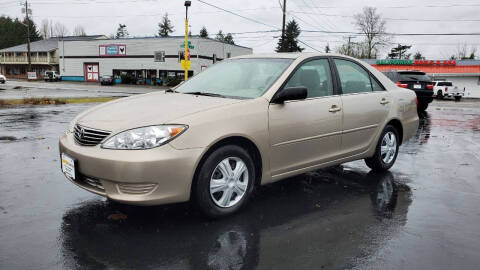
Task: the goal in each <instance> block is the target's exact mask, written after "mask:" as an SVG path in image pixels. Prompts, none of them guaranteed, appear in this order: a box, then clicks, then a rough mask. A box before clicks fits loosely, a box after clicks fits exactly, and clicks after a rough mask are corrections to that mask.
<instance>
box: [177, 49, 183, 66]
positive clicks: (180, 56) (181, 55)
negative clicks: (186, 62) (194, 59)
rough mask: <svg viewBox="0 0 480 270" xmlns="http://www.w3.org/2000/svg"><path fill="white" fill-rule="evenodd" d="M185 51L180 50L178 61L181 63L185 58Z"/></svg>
mask: <svg viewBox="0 0 480 270" xmlns="http://www.w3.org/2000/svg"><path fill="white" fill-rule="evenodd" d="M183 54H184V51H179V52H178V63H180V62H181V61H182V60H183V59H184V55H183Z"/></svg>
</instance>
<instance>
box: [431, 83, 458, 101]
mask: <svg viewBox="0 0 480 270" xmlns="http://www.w3.org/2000/svg"><path fill="white" fill-rule="evenodd" d="M433 83H434V86H433V92H434V93H435V96H436V97H437V98H438V99H443V98H446V97H450V98H455V100H456V101H460V100H461V99H462V97H463V96H464V95H465V88H463V90H461V89H460V88H458V86H456V85H453V83H452V82H450V81H434V82H433Z"/></svg>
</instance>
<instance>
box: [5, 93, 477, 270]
mask: <svg viewBox="0 0 480 270" xmlns="http://www.w3.org/2000/svg"><path fill="white" fill-rule="evenodd" d="M90 106H93V104H70V105H58V106H53V105H50V106H19V107H6V108H0V269H86V268H90V269H346V268H348V269H352V268H353V269H477V268H478V264H479V263H480V258H479V257H478V254H479V253H480V245H479V244H478V243H479V242H480V226H479V224H480V210H479V209H478V205H479V204H480V171H479V170H478V166H479V164H480V102H473V101H468V100H465V101H462V102H458V103H455V102H453V101H442V102H437V101H434V103H433V104H432V105H431V106H430V107H429V109H428V111H427V113H425V114H423V115H422V116H421V121H420V126H419V128H418V131H417V134H416V136H415V137H413V138H412V139H410V140H409V141H408V142H405V143H404V145H403V146H402V147H401V148H400V154H399V156H398V159H397V162H396V164H395V166H394V167H393V168H392V169H391V172H388V173H383V174H373V173H370V172H369V170H368V168H367V167H366V166H365V165H364V163H363V161H357V162H352V163H348V164H344V165H343V166H340V167H334V168H328V169H324V170H321V171H317V172H314V173H309V174H306V175H302V176H299V177H295V178H291V179H287V180H285V181H281V182H278V183H274V184H271V185H267V186H264V187H262V188H260V189H258V190H257V191H256V193H255V197H254V199H253V201H252V202H251V203H250V204H249V205H248V206H247V207H246V209H244V211H242V212H241V213H239V214H237V215H234V216H231V217H228V218H225V219H221V220H216V221H212V220H207V219H205V218H204V217H202V216H201V215H200V214H198V213H197V211H196V210H195V209H193V208H192V207H191V206H190V205H189V204H188V203H186V204H178V205H169V206H159V207H134V206H122V205H119V204H116V203H112V202H108V201H106V200H105V199H103V198H101V197H99V196H96V195H92V194H90V193H88V192H87V191H84V190H81V189H80V188H78V187H76V186H75V185H73V184H71V183H70V182H69V181H68V180H67V179H66V178H65V177H64V176H63V175H62V173H61V172H60V165H59V163H60V162H59V153H58V145H57V144H58V137H59V135H60V134H61V133H62V132H63V131H64V130H65V129H66V127H67V124H68V122H69V121H70V120H71V119H72V118H73V117H74V116H75V115H76V114H78V113H79V112H80V111H82V110H85V109H87V108H89V107H90Z"/></svg>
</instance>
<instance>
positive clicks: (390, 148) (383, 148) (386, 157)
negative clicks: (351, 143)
mask: <svg viewBox="0 0 480 270" xmlns="http://www.w3.org/2000/svg"><path fill="white" fill-rule="evenodd" d="M399 142H400V139H399V136H398V131H397V130H396V129H395V128H394V127H393V126H391V125H387V126H386V127H385V128H384V129H383V131H382V134H381V135H380V139H379V140H378V143H377V146H376V148H375V154H374V155H373V157H371V158H366V159H365V164H367V166H368V167H369V168H370V169H372V170H373V171H386V170H388V169H390V168H391V167H392V166H393V164H394V163H395V160H397V155H398V147H399Z"/></svg>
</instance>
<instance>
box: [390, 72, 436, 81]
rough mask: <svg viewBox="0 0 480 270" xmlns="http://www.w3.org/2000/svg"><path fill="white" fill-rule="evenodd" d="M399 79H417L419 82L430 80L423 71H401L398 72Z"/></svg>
mask: <svg viewBox="0 0 480 270" xmlns="http://www.w3.org/2000/svg"><path fill="white" fill-rule="evenodd" d="M398 75H399V80H400V81H402V82H409V81H419V82H431V81H432V80H431V79H430V77H428V76H427V75H426V74H425V73H419V72H402V73H399V74H398Z"/></svg>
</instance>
